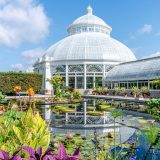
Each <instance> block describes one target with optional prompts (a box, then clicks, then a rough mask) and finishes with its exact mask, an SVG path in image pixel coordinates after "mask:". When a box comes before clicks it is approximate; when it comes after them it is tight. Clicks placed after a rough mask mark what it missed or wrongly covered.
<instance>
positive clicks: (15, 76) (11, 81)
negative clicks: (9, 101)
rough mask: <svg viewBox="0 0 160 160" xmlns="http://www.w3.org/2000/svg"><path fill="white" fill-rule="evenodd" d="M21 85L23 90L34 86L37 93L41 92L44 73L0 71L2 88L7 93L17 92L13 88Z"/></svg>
mask: <svg viewBox="0 0 160 160" xmlns="http://www.w3.org/2000/svg"><path fill="white" fill-rule="evenodd" d="M15 86H21V88H22V92H26V90H27V89H28V88H30V87H32V88H33V89H34V91H35V93H40V90H41V86H42V75H40V74H37V73H16V72H0V90H1V91H2V93H4V94H7V95H13V94H15V93H14V91H13V88H14V87H15Z"/></svg>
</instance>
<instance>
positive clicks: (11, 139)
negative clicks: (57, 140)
mask: <svg viewBox="0 0 160 160" xmlns="http://www.w3.org/2000/svg"><path fill="white" fill-rule="evenodd" d="M49 142H50V132H49V131H48V130H47V126H46V124H45V121H44V120H43V119H42V117H41V116H40V115H39V113H36V114H34V113H33V111H32V109H29V110H28V111H27V112H18V111H8V112H6V113H5V114H3V115H2V116H1V117H0V148H1V149H2V150H5V151H7V152H10V153H13V152H14V151H15V150H17V149H18V148H19V147H20V146H22V145H25V146H30V147H33V148H34V149H36V148H37V147H38V146H42V148H44V149H46V148H47V147H48V145H49Z"/></svg>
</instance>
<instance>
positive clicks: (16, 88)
mask: <svg viewBox="0 0 160 160" xmlns="http://www.w3.org/2000/svg"><path fill="white" fill-rule="evenodd" d="M13 90H14V91H15V92H20V91H21V86H15V87H14V89H13Z"/></svg>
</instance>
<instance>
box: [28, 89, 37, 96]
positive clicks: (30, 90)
mask: <svg viewBox="0 0 160 160" xmlns="http://www.w3.org/2000/svg"><path fill="white" fill-rule="evenodd" d="M26 93H27V94H28V95H29V96H34V95H35V93H34V90H33V88H29V89H28V90H27V91H26Z"/></svg>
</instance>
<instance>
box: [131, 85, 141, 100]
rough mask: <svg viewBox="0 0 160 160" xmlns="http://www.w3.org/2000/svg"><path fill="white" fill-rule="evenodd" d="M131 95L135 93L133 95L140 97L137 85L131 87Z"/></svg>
mask: <svg viewBox="0 0 160 160" xmlns="http://www.w3.org/2000/svg"><path fill="white" fill-rule="evenodd" d="M131 95H133V97H135V98H136V97H138V96H139V89H138V88H137V87H135V86H133V87H132V88H131Z"/></svg>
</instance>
